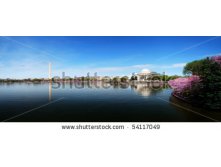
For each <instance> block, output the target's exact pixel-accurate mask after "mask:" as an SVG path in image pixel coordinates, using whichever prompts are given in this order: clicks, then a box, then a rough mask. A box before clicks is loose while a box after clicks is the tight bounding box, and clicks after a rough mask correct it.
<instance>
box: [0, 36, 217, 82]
mask: <svg viewBox="0 0 221 167" xmlns="http://www.w3.org/2000/svg"><path fill="white" fill-rule="evenodd" d="M220 44H221V39H220V38H219V37H209V36H208V37H207V36H206V37H200V36H199V37H188V36H187V37H166V36H163V37H142V36H141V37H133V36H131V37H128V36H116V37H114V36H107V37H105V36H100V37H96V36H88V37H86V36H82V37H80V36H79V37H54V36H51V37H30V36H29V37H26V36H25V37H19V36H17V37H0V46H1V47H0V78H2V79H5V78H12V79H24V78H48V77H49V78H50V76H48V75H49V74H48V63H51V64H52V65H53V66H52V71H51V77H53V76H61V74H62V72H65V74H66V75H67V76H70V77H74V76H86V75H87V73H88V72H89V73H90V74H91V75H93V74H94V73H97V74H98V75H100V76H125V75H126V76H131V75H132V73H134V72H136V73H137V72H140V71H141V70H142V69H148V70H150V71H155V72H157V73H163V72H166V74H168V75H182V69H183V67H184V66H185V64H186V63H188V62H190V61H193V60H196V59H200V58H205V57H207V56H213V55H217V54H219V53H221V48H220Z"/></svg>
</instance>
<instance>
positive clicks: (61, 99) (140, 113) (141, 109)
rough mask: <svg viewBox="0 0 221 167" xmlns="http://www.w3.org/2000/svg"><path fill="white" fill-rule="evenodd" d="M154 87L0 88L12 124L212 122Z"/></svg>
mask: <svg viewBox="0 0 221 167" xmlns="http://www.w3.org/2000/svg"><path fill="white" fill-rule="evenodd" d="M171 92H172V90H171V89H170V88H169V87H167V86H165V85H164V86H162V87H161V88H159V87H157V88H156V87H154V86H153V85H150V84H147V83H146V84H132V85H126V84H125V85H109V84H107V85H105V87H101V86H100V85H99V88H98V86H97V87H96V86H95V85H93V84H90V83H80V84H78V85H77V87H76V86H74V85H72V87H71V85H70V84H63V85H60V87H58V85H56V84H49V83H44V84H33V83H30V84H28V83H20V84H19V83H14V84H6V83H4V84H0V120H1V121H9V122H61V121H62V122H72V121H74V122H107V121H110V122H115V121H117V122H128V121H129V122H143V121H145V122H155V121H158V122H185V121H187V122H189V121H193V122H197V121H211V120H210V119H208V118H205V117H202V116H200V115H197V114H194V113H192V112H190V111H188V110H185V109H182V108H179V107H177V106H175V105H173V104H171V102H170V98H171Z"/></svg>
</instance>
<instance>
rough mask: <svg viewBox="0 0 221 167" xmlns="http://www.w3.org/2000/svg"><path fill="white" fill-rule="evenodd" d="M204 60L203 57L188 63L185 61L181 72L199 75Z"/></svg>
mask: <svg viewBox="0 0 221 167" xmlns="http://www.w3.org/2000/svg"><path fill="white" fill-rule="evenodd" d="M204 60H205V59H202V60H195V61H192V62H190V63H187V64H186V66H185V67H184V69H183V74H184V75H191V74H192V75H199V73H200V70H201V68H202V65H203V61H204Z"/></svg>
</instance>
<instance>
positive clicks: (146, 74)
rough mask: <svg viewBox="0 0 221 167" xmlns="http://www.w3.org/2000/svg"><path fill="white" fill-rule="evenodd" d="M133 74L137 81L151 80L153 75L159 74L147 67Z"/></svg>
mask: <svg viewBox="0 0 221 167" xmlns="http://www.w3.org/2000/svg"><path fill="white" fill-rule="evenodd" d="M134 75H135V77H136V78H137V81H151V80H152V79H153V78H154V77H156V76H160V74H158V73H156V72H151V71H150V70H148V69H143V70H141V72H140V73H135V74H134Z"/></svg>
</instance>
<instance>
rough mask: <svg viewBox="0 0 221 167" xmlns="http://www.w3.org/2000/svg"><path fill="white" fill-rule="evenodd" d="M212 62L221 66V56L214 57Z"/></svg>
mask: <svg viewBox="0 0 221 167" xmlns="http://www.w3.org/2000/svg"><path fill="white" fill-rule="evenodd" d="M211 60H213V61H215V62H217V63H219V64H221V55H220V56H213V57H211Z"/></svg>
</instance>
